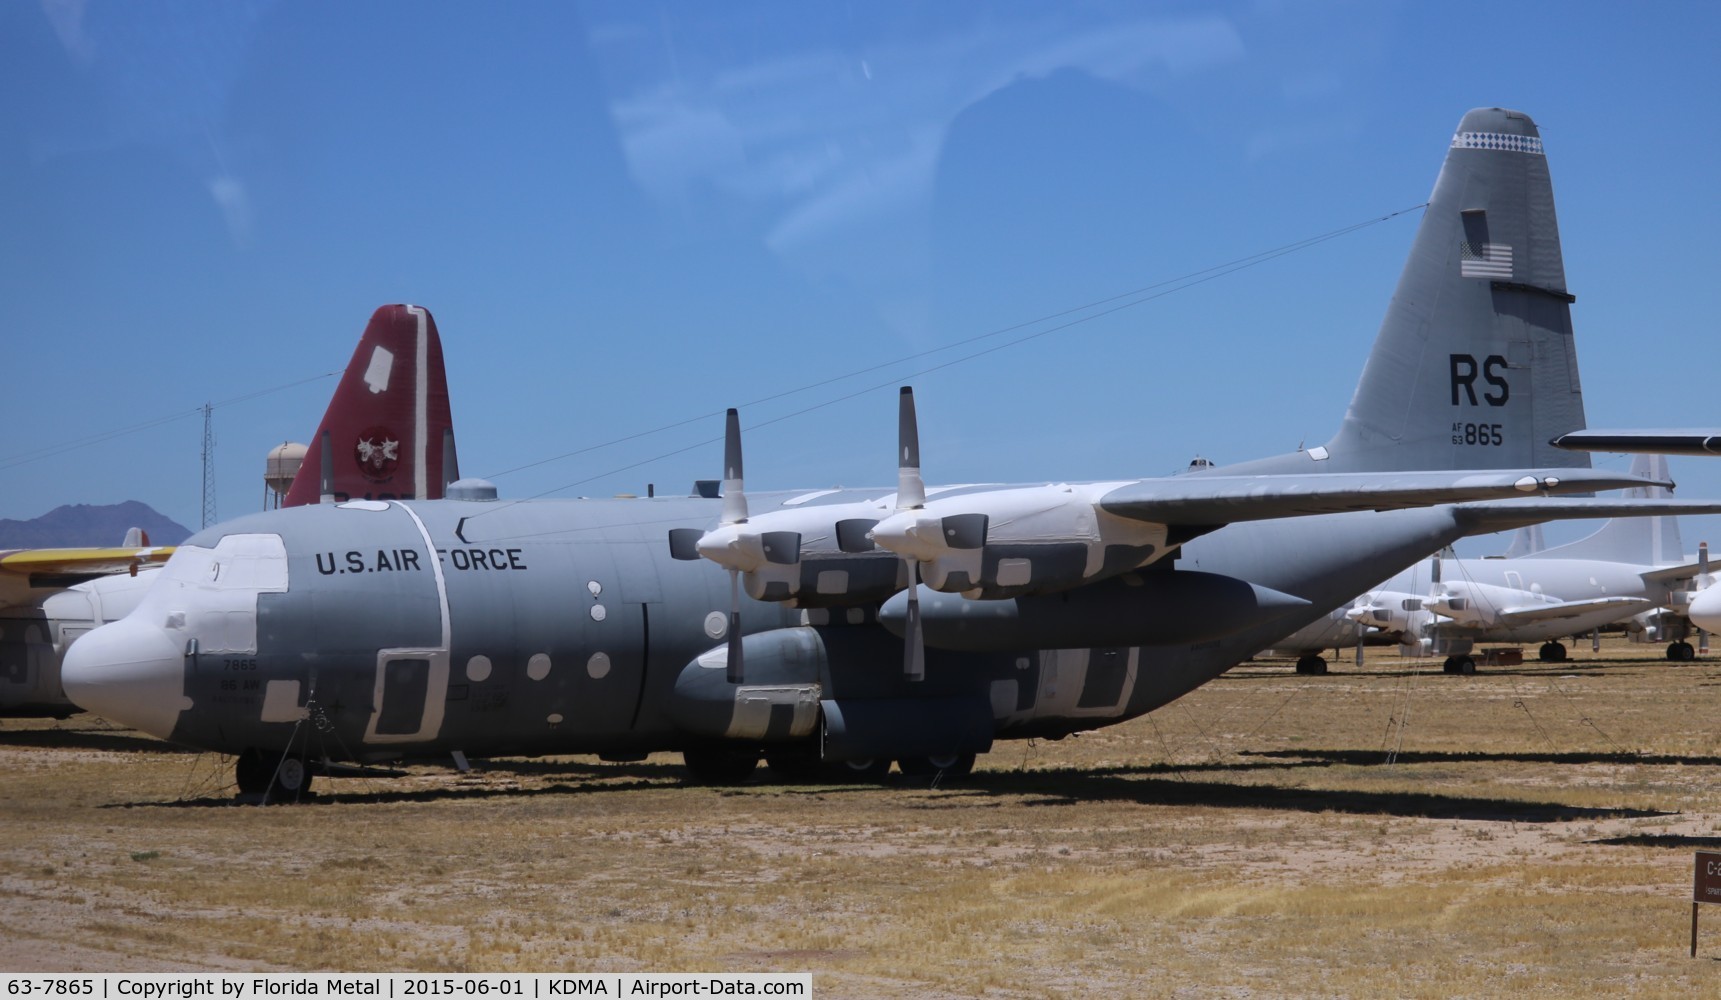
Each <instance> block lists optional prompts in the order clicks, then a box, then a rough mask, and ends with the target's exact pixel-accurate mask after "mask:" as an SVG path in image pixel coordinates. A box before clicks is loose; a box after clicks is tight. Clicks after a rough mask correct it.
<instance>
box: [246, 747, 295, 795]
mask: <svg viewBox="0 0 1721 1000" xmlns="http://www.w3.org/2000/svg"><path fill="white" fill-rule="evenodd" d="M233 777H234V779H235V780H236V781H237V782H238V784H239V794H241V795H261V796H262V797H263V799H264V801H267V802H287V801H291V800H293V799H297V798H300V797H301V796H303V795H305V794H306V793H307V792H309V791H310V790H311V768H310V765H309V764H307V763H306V762H305V758H303V757H300V756H299V755H297V754H286V755H285V756H283V755H281V754H279V753H275V752H272V751H263V750H247V751H245V752H244V753H242V754H240V755H239V759H238V760H236V761H234V764H233Z"/></svg>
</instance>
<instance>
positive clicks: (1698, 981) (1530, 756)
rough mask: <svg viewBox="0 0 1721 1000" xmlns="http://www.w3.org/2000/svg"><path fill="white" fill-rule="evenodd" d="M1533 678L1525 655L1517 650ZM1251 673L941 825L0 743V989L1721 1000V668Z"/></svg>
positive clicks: (1020, 746) (978, 784)
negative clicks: (302, 785)
mask: <svg viewBox="0 0 1721 1000" xmlns="http://www.w3.org/2000/svg"><path fill="white" fill-rule="evenodd" d="M1530 652H1531V653H1532V654H1533V652H1534V651H1533V649H1532V650H1530ZM1573 657H1574V659H1573V661H1572V662H1568V663H1561V664H1539V663H1527V664H1524V665H1522V666H1511V667H1494V668H1484V670H1483V672H1481V673H1478V674H1477V675H1475V676H1471V677H1460V676H1450V675H1446V674H1443V673H1442V672H1441V670H1440V664H1439V661H1437V660H1405V659H1398V658H1396V656H1394V655H1392V654H1391V653H1390V652H1371V653H1370V655H1369V659H1368V662H1367V663H1366V664H1364V665H1363V666H1362V667H1360V668H1359V667H1357V666H1354V665H1353V664H1352V663H1351V661H1350V660H1349V658H1348V656H1347V657H1346V658H1345V659H1342V660H1335V662H1334V665H1333V673H1331V674H1329V675H1328V676H1324V677H1305V676H1298V675H1296V674H1295V673H1293V672H1292V671H1291V669H1290V665H1289V662H1288V661H1279V660H1271V659H1260V660H1257V661H1254V662H1251V663H1248V664H1244V665H1242V666H1240V667H1238V668H1236V669H1234V670H1233V671H1231V672H1230V673H1229V674H1227V675H1226V676H1225V677H1224V678H1222V679H1220V680H1219V681H1217V682H1215V683H1213V684H1211V685H1208V686H1207V687H1205V688H1203V689H1201V690H1200V691H1197V692H1195V693H1194V694H1192V695H1190V696H1189V697H1187V698H1184V699H1183V700H1181V701H1179V702H1176V703H1174V704H1172V705H1170V706H1167V707H1165V708H1163V709H1161V710H1159V711H1158V712H1155V713H1153V714H1152V715H1150V716H1147V717H1145V718H1142V719H1138V720H1135V721H1133V722H1130V723H1127V724H1124V725H1120V726H1115V727H1112V728H1109V729H1102V730H1098V731H1095V732H1092V733H1088V734H1085V735H1081V736H1077V737H1071V738H1069V739H1065V740H1062V741H1058V742H1044V741H1040V742H1011V743H1000V744H998V745H997V746H996V747H995V749H994V751H993V752H992V753H991V754H989V755H987V756H985V757H983V758H982V759H981V763H980V765H979V767H978V768H977V770H976V772H975V773H974V774H973V775H972V776H971V777H969V778H967V779H965V780H962V781H959V782H948V783H943V782H941V783H939V784H938V785H937V786H932V787H929V786H928V785H927V784H926V783H925V782H924V781H923V782H921V783H920V784H918V785H916V784H911V783H909V782H908V781H907V780H906V779H902V780H899V781H896V782H895V783H892V784H889V785H886V786H882V787H880V786H852V785H841V784H788V783H783V782H780V781H778V780H776V779H775V778H774V777H773V776H772V775H771V773H770V772H769V771H767V770H764V769H761V770H760V771H759V772H758V773H757V774H756V776H755V778H754V780H753V781H752V782H751V783H749V784H747V785H745V786H742V787H737V788H705V787H698V786H694V785H690V784H687V783H685V782H684V780H683V777H682V771H681V768H680V766H679V760H678V759H677V758H675V757H671V756H668V755H663V756H654V757H652V758H650V759H649V760H647V761H645V762H642V763H633V764H606V763H601V762H598V761H596V760H593V759H591V758H580V757H570V758H556V759H537V760H497V761H484V762H478V766H477V770H475V771H474V772H473V773H470V774H466V775H461V774H458V773H456V772H454V771H453V770H452V769H441V768H432V767H413V768H410V769H408V770H409V773H408V774H407V776H405V777H401V778H394V779H387V780H379V779H371V778H361V779H344V780H336V781H329V780H321V779H320V780H319V783H318V785H317V787H316V789H315V791H316V794H315V795H314V797H313V798H312V799H310V800H309V801H306V802H302V803H299V804H296V805H272V806H257V805H249V804H239V803H237V802H236V801H235V799H234V789H233V788H232V785H231V763H232V762H231V760H229V759H225V758H222V757H219V756H217V755H214V754H198V753H191V752H185V751H181V750H178V749H176V748H173V747H170V746H168V745H166V744H163V743H161V742H159V741H156V740H153V739H151V738H148V737H145V736H142V735H139V734H137V733H134V732H131V731H129V730H121V729H115V728H113V727H111V726H108V725H107V724H105V723H103V722H102V721H100V720H98V719H95V718H93V717H90V716H87V715H80V716H75V717H73V718H72V719H70V720H67V721H65V722H58V723H56V722H51V721H45V720H7V721H4V722H0V834H3V836H0V913H4V918H5V926H4V933H3V934H0V969H4V970H9V971H70V970H88V971H173V970H211V971H241V970H278V971H299V970H325V969H326V970H347V971H363V970H382V971H421V970H469V971H507V970H517V971H533V972H562V971H566V972H600V971H700V972H703V971H732V972H752V971H791V972H802V971H810V972H812V973H813V974H814V985H815V995H817V996H820V997H881V996H882V997H926V996H932V997H974V996H984V997H1001V998H1002V997H1088V996H1131V997H1134V996H1189V997H1214V996H1219V997H1270V996H1320V997H1328V996H1348V997H1376V996H1394V997H1452V996H1504V995H1512V996H1518V997H1543V996H1546V997H1556V996H1557V997H1570V996H1645V997H1655V996H1679V997H1690V996H1714V995H1717V994H1718V993H1721V907H1706V908H1705V913H1704V914H1703V917H1704V919H1705V922H1704V923H1703V924H1702V926H1701V928H1700V936H1699V941H1698V957H1697V958H1695V959H1693V958H1690V957H1689V955H1688V948H1689V945H1690V928H1691V925H1690V921H1691V891H1692V890H1691V887H1692V859H1693V851H1694V850H1699V849H1710V850H1721V750H1718V749H1717V739H1718V737H1721V655H1718V656H1716V657H1706V658H1701V659H1699V660H1698V661H1697V662H1695V663H1684V664H1673V663H1668V662H1666V661H1665V660H1664V659H1663V658H1662V656H1661V647H1660V646H1654V645H1631V644H1627V643H1625V642H1624V640H1623V639H1609V640H1608V641H1607V642H1606V644H1605V645H1604V649H1603V650H1602V652H1601V653H1600V654H1593V653H1592V652H1591V651H1590V648H1589V645H1588V643H1587V642H1586V643H1580V644H1576V645H1575V646H1574V650H1573Z"/></svg>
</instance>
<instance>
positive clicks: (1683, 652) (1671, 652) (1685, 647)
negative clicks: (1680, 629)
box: [1667, 640, 1697, 663]
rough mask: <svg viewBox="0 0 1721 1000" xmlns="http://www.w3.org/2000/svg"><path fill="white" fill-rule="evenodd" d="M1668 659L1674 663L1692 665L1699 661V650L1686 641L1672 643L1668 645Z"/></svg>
mask: <svg viewBox="0 0 1721 1000" xmlns="http://www.w3.org/2000/svg"><path fill="white" fill-rule="evenodd" d="M1667 658H1668V659H1669V660H1672V661H1673V662H1674V663H1690V662H1691V661H1692V660H1695V659H1697V648H1696V647H1695V646H1693V645H1691V643H1689V642H1685V641H1684V640H1680V641H1679V642H1670V643H1668V644H1667Z"/></svg>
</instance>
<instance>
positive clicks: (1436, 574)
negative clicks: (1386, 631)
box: [1423, 552, 1446, 656]
mask: <svg viewBox="0 0 1721 1000" xmlns="http://www.w3.org/2000/svg"><path fill="white" fill-rule="evenodd" d="M1444 593H1445V592H1444V591H1442V590H1441V589H1440V553H1438V552H1436V553H1434V560H1433V561H1432V562H1431V563H1430V564H1429V567H1428V597H1429V600H1428V603H1427V604H1424V605H1423V608H1425V609H1427V610H1429V611H1432V610H1433V609H1432V608H1430V607H1429V605H1431V604H1433V603H1434V602H1435V601H1437V600H1439V599H1440V598H1441V597H1442V596H1444ZM1428 630H1429V632H1430V635H1429V638H1430V639H1432V640H1434V655H1435V656H1443V655H1445V653H1446V645H1445V644H1444V643H1442V642H1441V641H1440V615H1439V614H1438V613H1435V614H1433V615H1431V616H1430V617H1429V620H1428Z"/></svg>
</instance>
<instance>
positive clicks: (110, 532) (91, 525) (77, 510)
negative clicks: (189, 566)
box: [0, 500, 191, 549]
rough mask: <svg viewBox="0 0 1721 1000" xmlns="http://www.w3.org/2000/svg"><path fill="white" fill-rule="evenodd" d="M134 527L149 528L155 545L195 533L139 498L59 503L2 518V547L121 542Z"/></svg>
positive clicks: (18, 547) (113, 543)
mask: <svg viewBox="0 0 1721 1000" xmlns="http://www.w3.org/2000/svg"><path fill="white" fill-rule="evenodd" d="M131 528H142V529H143V530H144V531H146V532H148V533H149V541H150V544H151V545H178V544H179V543H180V542H183V541H185V540H186V539H187V538H189V537H191V531H190V530H189V529H187V528H184V527H181V526H180V525H178V524H176V523H174V522H173V521H169V520H168V519H167V518H166V517H165V516H163V515H161V514H157V513H156V512H155V510H154V508H152V507H150V506H149V505H148V504H144V503H139V502H137V501H136V500H127V501H126V502H125V503H112V504H108V505H106V506H102V507H97V506H94V505H91V504H87V503H78V504H67V505H65V506H64V507H55V508H54V509H53V510H51V511H49V512H47V513H46V514H43V515H42V516H41V517H38V518H34V519H32V520H29V521H9V520H5V519H3V518H0V549H39V548H59V547H61V546H67V545H118V544H120V542H122V541H124V540H125V533H126V532H127V531H128V530H129V529H131Z"/></svg>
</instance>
